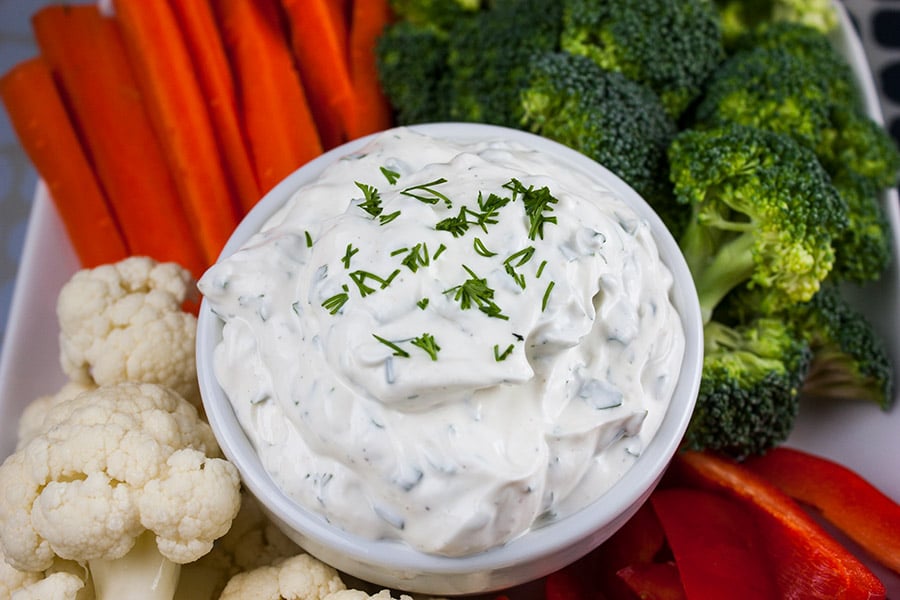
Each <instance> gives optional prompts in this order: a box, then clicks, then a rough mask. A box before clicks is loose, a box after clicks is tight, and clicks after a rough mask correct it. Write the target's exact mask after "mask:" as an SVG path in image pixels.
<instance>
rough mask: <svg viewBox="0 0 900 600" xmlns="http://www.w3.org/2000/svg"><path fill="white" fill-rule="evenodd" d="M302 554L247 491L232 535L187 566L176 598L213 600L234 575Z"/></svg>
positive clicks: (226, 536)
mask: <svg viewBox="0 0 900 600" xmlns="http://www.w3.org/2000/svg"><path fill="white" fill-rule="evenodd" d="M300 552H301V550H300V547H299V546H297V544H295V543H294V542H293V541H291V539H290V538H289V537H287V535H285V534H284V533H283V532H282V531H281V530H280V529H278V528H277V527H275V525H274V524H273V523H272V521H271V520H270V519H269V518H268V517H267V516H266V515H265V513H263V511H262V509H261V508H260V506H259V501H258V500H256V498H254V497H253V495H252V494H250V493H248V492H246V491H245V492H244V493H242V495H241V509H240V511H239V512H238V514H237V516H236V517H235V518H234V521H233V522H232V523H231V529H229V530H228V533H226V534H225V535H224V536H222V537H221V538H219V539H218V540H216V543H215V545H214V546H213V549H212V550H211V551H210V552H209V553H208V554H206V555H204V556H203V557H202V558H201V559H200V560H198V561H196V562H193V563H190V564H186V565H184V566H183V568H182V570H181V578H180V579H179V581H178V589H177V591H176V593H175V598H176V599H177V600H213V599H215V598H218V597H219V594H221V593H222V590H223V589H224V587H225V584H226V583H228V580H229V579H230V578H231V577H233V576H234V575H236V574H238V573H240V572H242V571H251V570H253V569H256V568H257V567H261V566H264V565H269V564H272V563H274V562H276V561H278V560H281V559H285V558H289V557H291V556H294V555H296V554H299V553H300Z"/></svg>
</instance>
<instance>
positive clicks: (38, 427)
mask: <svg viewBox="0 0 900 600" xmlns="http://www.w3.org/2000/svg"><path fill="white" fill-rule="evenodd" d="M95 387H96V386H94V385H89V384H86V383H78V382H75V381H68V382H66V383H65V385H63V386H62V387H61V388H60V389H59V391H58V392H56V393H55V394H49V395H47V396H40V397H39V398H36V399H35V400H32V401H31V402H30V403H29V404H28V405H27V406H26V407H25V410H24V411H22V416H21V417H20V418H19V430H18V440H17V442H16V448H21V447H22V446H24V445H25V444H27V443H28V442H29V441H30V440H31V438H33V437H34V436H36V435H38V434H39V433H41V432H42V431H43V430H44V416H45V415H46V414H47V413H48V412H49V411H50V410H52V409H53V407H54V406H56V405H57V404H59V403H61V402H65V401H66V400H69V399H71V398H74V397H75V396H77V395H78V394H80V393H81V392H86V391H88V390H92V389H94V388H95Z"/></svg>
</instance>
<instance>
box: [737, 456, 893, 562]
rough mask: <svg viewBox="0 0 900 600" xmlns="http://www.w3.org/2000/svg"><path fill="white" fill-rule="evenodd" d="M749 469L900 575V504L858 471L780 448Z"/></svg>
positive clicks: (754, 461)
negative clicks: (805, 506) (812, 509)
mask: <svg viewBox="0 0 900 600" xmlns="http://www.w3.org/2000/svg"><path fill="white" fill-rule="evenodd" d="M744 465H745V466H746V467H747V468H748V469H750V470H751V471H753V472H754V473H757V474H759V475H761V476H763V477H764V478H765V479H767V480H769V481H771V482H772V483H774V484H775V485H776V486H777V487H778V488H780V489H781V490H782V491H784V492H785V493H787V494H788V495H789V496H791V497H792V498H795V499H797V500H799V501H801V502H803V503H804V504H808V505H810V506H813V507H815V508H816V509H818V510H819V511H821V513H822V516H823V517H824V518H825V519H826V520H827V521H829V522H830V523H832V524H833V525H834V526H835V527H837V528H838V529H840V530H841V531H842V532H844V533H845V534H846V535H847V537H849V538H850V539H852V540H854V541H855V542H856V543H858V544H859V545H860V547H862V548H863V549H865V550H866V551H867V552H868V553H869V554H871V555H872V557H873V558H874V559H875V560H877V561H878V562H880V563H881V564H883V565H884V566H886V567H888V568H890V569H892V570H893V571H895V572H897V573H900V504H898V503H897V502H895V501H894V500H893V499H891V498H890V497H888V496H887V495H885V494H884V493H883V492H881V490H879V489H878V488H876V487H875V486H874V485H872V484H871V483H870V482H869V481H867V480H866V479H864V478H863V477H862V476H861V475H859V474H858V473H857V472H855V471H853V470H852V469H849V468H847V467H845V466H844V465H841V464H838V463H836V462H834V461H831V460H828V459H826V458H824V457H821V456H816V455H813V454H810V453H808V452H803V451H801V450H796V449H794V448H786V447H779V448H775V449H773V450H771V451H769V452H768V453H766V454H765V455H764V456H759V457H753V458H752V459H748V460H747V461H746V462H745V463H744Z"/></svg>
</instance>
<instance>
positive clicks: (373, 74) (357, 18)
mask: <svg viewBox="0 0 900 600" xmlns="http://www.w3.org/2000/svg"><path fill="white" fill-rule="evenodd" d="M351 11H352V12H351V17H350V77H351V79H352V81H353V89H354V90H355V91H356V101H355V104H354V110H353V111H351V113H350V117H351V120H350V123H349V124H348V127H347V134H348V136H349V137H350V138H356V137H360V136H363V135H366V134H369V133H374V132H376V131H380V130H382V129H387V128H388V127H390V126H391V108H390V104H389V103H388V101H387V98H386V97H385V95H384V92H382V90H381V84H380V83H379V81H378V68H377V67H376V62H375V44H376V42H377V40H378V37H379V36H380V35H381V32H382V31H383V30H384V28H385V26H387V24H388V23H390V21H391V18H392V14H391V8H390V2H389V0H353V6H352V9H351Z"/></svg>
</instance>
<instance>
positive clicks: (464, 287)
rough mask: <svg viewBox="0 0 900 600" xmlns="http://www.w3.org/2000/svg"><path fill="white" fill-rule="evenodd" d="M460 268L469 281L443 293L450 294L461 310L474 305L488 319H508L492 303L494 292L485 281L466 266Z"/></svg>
mask: <svg viewBox="0 0 900 600" xmlns="http://www.w3.org/2000/svg"><path fill="white" fill-rule="evenodd" d="M462 268H463V269H465V270H466V272H467V273H468V274H469V276H470V277H469V279H467V280H466V281H464V282H463V283H461V284H460V285H456V286H453V287H452V288H449V289H446V290H444V293H445V294H449V293H452V294H453V299H454V300H455V301H457V302H459V307H460V308H462V309H463V310H467V309H469V308H471V307H472V306H473V305H474V306H477V307H478V310H480V311H481V312H483V313H484V314H486V315H487V316H489V317H495V318H497V319H509V317H507V316H506V315H504V314H503V311H502V309H501V308H500V307H499V306H497V304H495V303H494V290H493V288H491V287H489V286H488V284H487V280H486V279H482V278H480V277H478V275H476V274H475V272H474V271H472V269H470V268H469V267H467V266H466V265H463V266H462Z"/></svg>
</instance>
